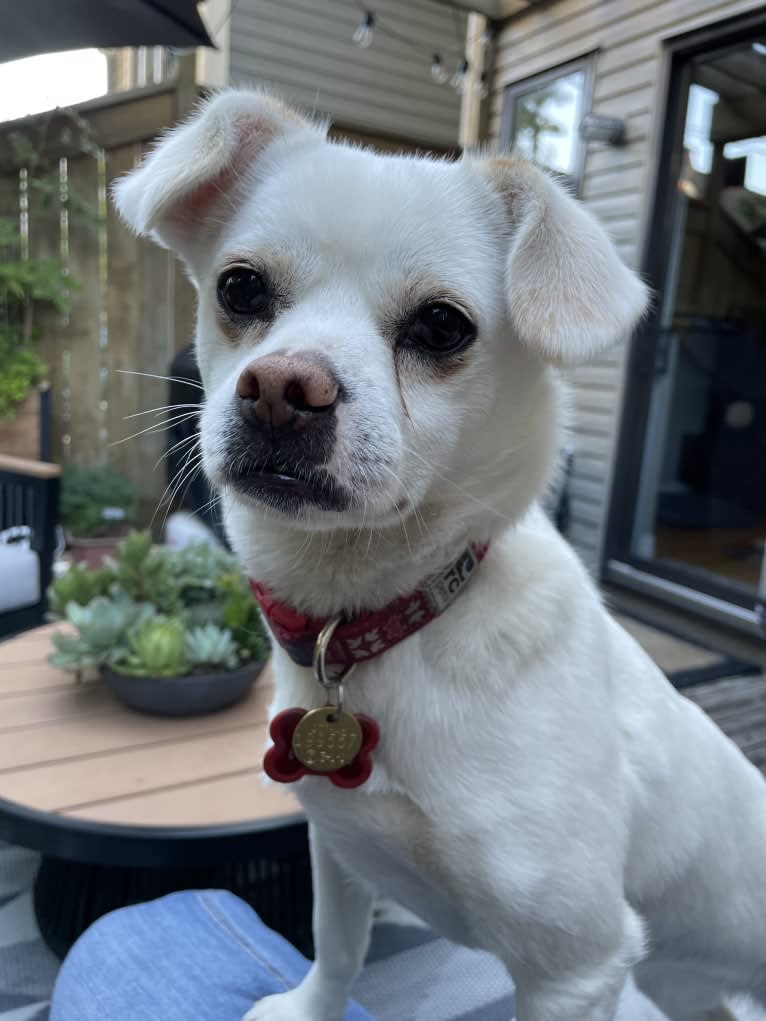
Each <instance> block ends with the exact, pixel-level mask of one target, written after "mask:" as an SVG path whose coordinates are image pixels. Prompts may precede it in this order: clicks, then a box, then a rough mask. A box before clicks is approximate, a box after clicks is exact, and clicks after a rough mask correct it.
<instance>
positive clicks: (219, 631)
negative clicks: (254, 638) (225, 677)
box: [186, 624, 239, 670]
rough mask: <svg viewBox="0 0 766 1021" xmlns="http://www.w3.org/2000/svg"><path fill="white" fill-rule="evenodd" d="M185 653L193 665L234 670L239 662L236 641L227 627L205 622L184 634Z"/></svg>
mask: <svg viewBox="0 0 766 1021" xmlns="http://www.w3.org/2000/svg"><path fill="white" fill-rule="evenodd" d="M186 654H187V656H188V657H189V659H190V660H191V662H192V664H193V665H194V666H198V667H223V668H224V669H225V670H234V669H235V667H236V666H238V664H239V655H238V654H237V643H236V642H235V641H234V638H233V636H232V633H231V631H229V630H228V628H220V627H216V625H215V624H206V625H205V626H204V627H195V628H193V629H192V630H191V631H189V632H188V634H187V635H186Z"/></svg>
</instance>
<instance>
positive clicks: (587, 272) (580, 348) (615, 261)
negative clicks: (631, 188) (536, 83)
mask: <svg viewBox="0 0 766 1021" xmlns="http://www.w3.org/2000/svg"><path fill="white" fill-rule="evenodd" d="M483 169H484V171H485V172H486V173H487V174H488V175H489V177H490V181H491V183H492V185H493V186H494V188H495V189H496V190H497V191H498V192H499V193H500V195H501V197H502V199H503V201H504V203H505V207H506V210H507V215H508V220H509V224H510V235H511V236H510V247H509V251H508V259H507V263H506V270H505V282H506V292H507V296H508V306H509V311H510V318H511V323H512V325H513V327H514V329H515V331H516V333H517V335H518V337H519V339H520V340H521V341H522V343H524V344H526V345H528V346H529V347H530V348H532V349H535V350H537V351H538V352H539V353H540V354H541V355H542V356H543V357H544V358H545V359H547V360H548V361H552V362H555V363H557V364H562V365H564V364H571V363H575V362H578V361H584V360H586V359H587V358H590V357H591V356H592V355H594V354H596V353H597V352H598V351H600V350H602V349H603V348H605V347H608V346H609V345H610V344H613V343H615V342H616V341H619V340H623V339H624V338H626V337H627V335H628V334H629V332H630V330H631V329H632V328H633V327H634V326H635V325H636V323H637V322H638V320H639V319H640V318H641V316H642V314H643V313H644V311H645V310H646V307H647V303H648V291H647V289H646V287H645V286H644V284H643V283H642V282H641V281H640V280H639V278H638V277H637V276H636V275H635V273H633V272H632V271H631V270H629V269H628V267H627V266H625V264H624V263H623V262H622V260H621V259H620V257H619V255H618V254H617V251H616V250H615V248H614V245H613V244H612V242H611V240H610V239H609V237H608V236H607V234H606V232H605V231H604V229H603V227H601V225H600V224H599V223H598V221H597V220H596V219H595V218H594V217H593V216H592V215H591V214H590V213H589V212H588V211H587V210H586V209H585V208H584V206H582V205H581V204H580V203H579V202H577V201H576V200H575V199H573V198H572V197H571V196H570V195H569V194H568V193H567V192H566V190H565V189H564V188H563V187H562V186H561V185H559V184H557V183H556V182H555V181H554V180H553V179H552V178H551V177H550V176H548V175H547V174H546V173H544V172H543V171H541V170H539V169H538V168H537V167H535V166H533V165H532V164H530V163H527V162H525V161H523V160H517V159H512V158H497V159H490V160H487V161H486V163H484V164H483Z"/></svg>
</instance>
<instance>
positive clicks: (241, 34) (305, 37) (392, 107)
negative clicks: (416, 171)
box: [230, 0, 467, 147]
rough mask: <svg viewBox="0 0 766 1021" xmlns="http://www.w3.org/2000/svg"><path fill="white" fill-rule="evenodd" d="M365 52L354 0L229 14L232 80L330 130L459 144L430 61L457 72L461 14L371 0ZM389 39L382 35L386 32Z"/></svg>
mask: <svg viewBox="0 0 766 1021" xmlns="http://www.w3.org/2000/svg"><path fill="white" fill-rule="evenodd" d="M372 6H373V9H374V11H375V16H376V19H377V25H376V30H375V39H374V43H373V45H372V46H371V47H370V49H368V50H361V49H360V48H359V47H358V46H356V45H354V43H353V41H352V38H351V37H352V34H353V32H354V29H355V28H356V26H357V24H358V23H359V21H360V19H361V17H362V11H361V9H360V6H359V5H358V4H356V3H355V2H354V0H332V3H323V4H318V3H316V0H240V2H239V3H237V4H236V5H235V7H234V9H233V12H232V16H231V51H230V74H231V80H232V82H233V83H234V84H240V85H241V84H250V83H254V82H257V83H259V84H265V85H267V86H269V87H273V88H274V89H276V90H277V91H278V92H279V93H280V95H282V96H283V98H285V99H286V100H288V101H289V102H292V103H295V104H297V105H299V106H301V107H303V108H304V109H307V110H309V111H316V112H317V113H319V114H322V115H325V116H329V117H330V118H331V119H332V120H333V122H335V123H336V124H338V125H340V126H342V127H344V128H348V129H351V130H353V131H361V132H365V133H369V134H372V135H382V136H388V137H395V138H400V139H403V140H405V141H408V142H410V143H415V144H417V145H424V146H429V145H430V146H439V147H450V146H455V145H456V144H457V140H458V131H459V123H460V97H459V96H458V95H457V93H456V92H455V91H454V89H451V88H450V87H449V85H441V86H439V85H437V84H435V83H434V82H433V80H432V78H431V72H430V67H431V54H432V53H433V52H434V51H436V52H440V53H442V54H443V55H444V61H445V67H449V68H450V69H451V68H452V67H453V66H454V65H456V63H457V61H458V60H459V59H460V56H461V54H462V48H463V46H464V43H465V35H466V23H467V16H466V14H465V13H464V12H458V11H455V10H453V9H451V8H449V7H445V6H443V5H441V4H437V3H433V2H431V0H379V2H378V3H375V4H374V5H372ZM389 27H390V30H391V31H392V32H394V33H396V36H398V37H404V38H403V39H402V38H395V37H392V36H390V35H388V34H387V28H389Z"/></svg>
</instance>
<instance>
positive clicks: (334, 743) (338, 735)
mask: <svg viewBox="0 0 766 1021" xmlns="http://www.w3.org/2000/svg"><path fill="white" fill-rule="evenodd" d="M292 744H293V752H294V753H295V757H296V758H297V759H298V760H299V761H300V762H302V763H303V765H304V766H308V768H309V769H315V770H316V771H317V772H320V773H330V772H332V771H333V770H336V769H342V768H343V766H347V765H348V764H349V763H350V762H353V761H354V758H355V757H356V755H357V754H358V752H359V749H360V748H361V747H362V728H361V726H360V725H359V721H358V720H357V719H356V718H355V717H354V716H352V715H351V713H344V712H338V710H337V709H336V708H335V707H334V706H331V705H325V706H322V708H321V709H312V710H311V711H310V712H307V713H306V715H305V716H304V717H303V719H302V720H301V721H300V723H299V724H298V726H297V727H296V728H295V732H294V733H293V742H292Z"/></svg>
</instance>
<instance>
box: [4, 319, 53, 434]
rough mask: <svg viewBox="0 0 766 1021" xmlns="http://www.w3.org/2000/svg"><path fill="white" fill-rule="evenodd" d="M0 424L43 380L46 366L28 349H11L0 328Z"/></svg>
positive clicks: (9, 416)
mask: <svg viewBox="0 0 766 1021" xmlns="http://www.w3.org/2000/svg"><path fill="white" fill-rule="evenodd" d="M0 366H2V368H0V422H3V421H7V420H9V419H11V418H13V417H14V415H15V413H16V407H17V405H18V404H20V403H21V401H23V400H24V398H25V397H26V396H27V394H28V393H29V391H30V390H31V389H32V387H33V386H36V385H37V384H38V383H39V382H41V381H42V380H43V379H44V378H45V373H46V366H45V362H43V361H42V360H41V359H40V358H38V356H37V355H36V354H35V352H34V351H32V350H31V349H30V348H28V347H11V346H10V345H9V344H7V343H5V341H4V339H3V332H2V328H0Z"/></svg>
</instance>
